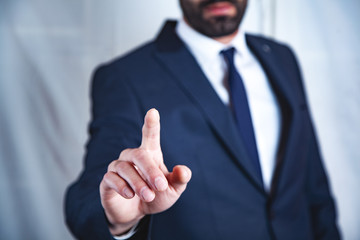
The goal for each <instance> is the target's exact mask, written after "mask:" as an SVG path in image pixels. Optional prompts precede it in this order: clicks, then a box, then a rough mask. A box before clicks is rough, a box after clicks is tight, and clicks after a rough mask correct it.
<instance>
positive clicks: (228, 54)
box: [220, 47, 235, 66]
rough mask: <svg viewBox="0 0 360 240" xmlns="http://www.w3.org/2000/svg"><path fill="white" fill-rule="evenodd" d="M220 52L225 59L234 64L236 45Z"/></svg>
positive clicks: (231, 64)
mask: <svg viewBox="0 0 360 240" xmlns="http://www.w3.org/2000/svg"><path fill="white" fill-rule="evenodd" d="M220 53H221V54H222V55H223V56H224V58H225V60H226V61H227V63H228V64H229V65H230V66H233V65H234V53H235V48H234V47H231V48H228V49H225V50H222V51H221V52H220Z"/></svg>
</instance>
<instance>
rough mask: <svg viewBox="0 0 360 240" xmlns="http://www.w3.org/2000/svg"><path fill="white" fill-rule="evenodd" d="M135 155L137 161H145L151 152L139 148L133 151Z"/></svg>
mask: <svg viewBox="0 0 360 240" xmlns="http://www.w3.org/2000/svg"><path fill="white" fill-rule="evenodd" d="M133 157H134V160H135V161H136V162H140V163H144V162H147V160H148V159H149V152H148V151H147V150H145V149H140V148H139V149H137V150H136V151H134V152H133Z"/></svg>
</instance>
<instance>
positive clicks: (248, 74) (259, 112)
mask: <svg viewBox="0 0 360 240" xmlns="http://www.w3.org/2000/svg"><path fill="white" fill-rule="evenodd" d="M176 33H177V34H178V36H179V37H180V39H181V40H182V41H183V42H184V43H185V45H186V46H187V47H188V49H189V50H190V52H191V53H192V54H193V56H194V57H195V59H196V61H197V62H198V64H199V65H200V68H201V69H202V70H203V72H204V73H205V76H206V77H207V78H208V80H209V81H210V83H211V85H212V86H213V88H214V89H215V91H216V93H217V94H218V95H219V98H220V99H221V100H222V101H223V103H224V104H225V105H229V102H230V97H229V92H228V89H227V87H226V86H227V82H226V73H227V65H226V62H225V60H224V58H223V56H222V55H221V54H220V52H221V50H224V49H227V48H230V47H234V48H235V49H236V52H235V66H236V68H237V70H238V72H239V73H240V75H241V78H242V79H243V82H244V85H245V89H246V93H247V96H248V102H249V107H250V112H251V117H252V121H253V126H254V132H255V138H256V144H257V148H258V153H259V160H260V166H261V172H262V176H263V181H264V187H265V190H267V191H268V190H269V189H270V184H271V179H272V175H273V171H274V167H275V158H276V152H277V147H278V142H279V136H280V112H279V107H278V103H277V101H276V98H275V95H274V93H273V91H272V89H271V86H270V84H269V81H268V79H267V77H266V75H265V73H264V70H263V69H262V67H261V66H260V63H259V62H258V60H257V59H256V58H255V57H254V56H253V54H252V53H251V52H250V50H249V48H248V47H247V45H246V40H245V33H244V32H243V31H242V30H241V29H240V30H239V33H238V34H237V35H236V37H235V38H234V39H233V41H232V42H231V43H230V44H228V45H224V44H222V43H220V42H218V41H215V40H213V39H211V38H209V37H206V36H204V35H202V34H200V33H198V32H196V31H195V30H194V29H192V28H191V27H190V26H189V25H187V23H185V21H184V20H183V19H182V20H180V21H179V22H178V24H177V25H176ZM136 226H137V224H136ZM136 226H134V227H133V228H131V229H130V231H129V232H128V233H127V234H125V235H122V236H117V237H114V238H115V239H117V240H124V239H128V238H130V237H131V236H132V235H133V234H134V233H135V231H136V230H135V229H136Z"/></svg>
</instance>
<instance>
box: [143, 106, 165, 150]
mask: <svg viewBox="0 0 360 240" xmlns="http://www.w3.org/2000/svg"><path fill="white" fill-rule="evenodd" d="M141 148H144V149H147V150H160V115H159V112H158V111H157V110H156V109H155V108H152V109H150V110H149V111H148V112H147V113H146V115H145V119H144V126H143V128H142V140H141Z"/></svg>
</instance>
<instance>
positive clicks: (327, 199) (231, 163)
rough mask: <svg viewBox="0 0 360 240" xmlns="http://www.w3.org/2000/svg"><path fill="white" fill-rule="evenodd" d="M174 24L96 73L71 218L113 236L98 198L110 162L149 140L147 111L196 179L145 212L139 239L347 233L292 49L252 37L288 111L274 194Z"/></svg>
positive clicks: (80, 229) (86, 233) (80, 228)
mask: <svg viewBox="0 0 360 240" xmlns="http://www.w3.org/2000/svg"><path fill="white" fill-rule="evenodd" d="M175 24H176V23H175V22H168V23H167V24H166V25H165V27H164V28H163V30H162V31H161V33H160V34H159V35H158V37H157V38H156V40H155V41H153V42H150V43H148V44H146V45H144V46H142V47H141V48H139V49H137V50H135V51H133V52H132V53H130V54H128V55H126V56H124V57H122V58H120V59H117V60H115V61H113V62H112V63H109V64H105V65H103V66H101V67H100V68H98V70H97V71H96V72H95V74H94V80H93V86H92V100H93V109H92V111H93V112H92V113H93V116H92V117H93V119H92V122H91V124H90V134H91V138H90V141H89V142H88V145H87V156H86V159H85V168H84V171H83V172H82V174H81V176H80V178H79V179H78V180H77V181H76V182H75V183H74V184H73V185H72V186H71V187H70V188H69V190H68V193H67V197H66V218H67V224H68V226H69V228H70V229H71V231H72V232H73V234H74V235H75V236H76V237H77V238H81V239H111V235H110V233H109V230H108V227H107V221H106V218H105V215H104V211H103V208H102V206H101V203H100V197H99V190H98V189H99V183H100V181H101V179H102V177H103V175H104V174H105V173H106V170H107V166H108V164H109V163H110V162H111V161H112V160H114V159H117V158H118V156H119V153H120V152H121V151H122V150H123V149H125V148H134V147H138V146H139V145H140V142H141V128H142V124H143V117H144V115H145V113H146V111H147V110H148V109H150V108H153V107H155V108H157V109H158V110H159V112H160V115H161V146H162V150H163V155H164V161H165V164H166V165H167V167H168V168H169V169H172V167H173V166H175V165H177V164H183V165H186V166H188V167H189V168H190V169H191V170H192V173H193V177H192V179H191V181H190V183H189V184H188V187H187V189H186V191H185V192H184V193H183V195H182V196H181V197H180V199H179V200H178V201H177V202H176V203H175V205H174V206H173V207H171V208H170V209H169V210H167V211H165V212H163V213H160V214H156V215H152V216H147V217H146V218H144V220H143V221H142V222H141V224H140V227H139V229H138V232H137V233H136V234H135V235H134V236H133V237H132V239H150V238H151V239H154V240H169V239H181V240H183V239H207V240H212V239H251V240H254V239H255V240H256V239H259V240H260V239H261V240H267V239H278V240H289V239H291V240H296V239H299V240H304V239H339V238H340V237H339V233H338V230H337V226H336V213H335V207H334V202H333V199H332V197H331V194H330V191H329V186H328V181H327V177H326V174H325V171H324V168H323V165H322V161H321V158H320V155H319V149H318V145H317V142H316V137H315V135H314V130H313V125H312V122H311V119H310V116H309V111H308V106H307V102H306V99H305V94H304V89H303V84H302V79H301V75H300V71H299V67H298V64H297V62H296V59H295V57H294V55H293V53H292V52H291V50H290V49H289V48H288V47H286V46H284V45H282V44H279V43H276V42H274V41H271V40H268V39H265V38H262V37H258V36H253V35H247V36H246V39H247V44H248V46H249V48H250V49H251V51H252V52H253V53H254V55H255V56H256V57H257V58H258V60H259V61H260V63H261V65H262V67H263V68H264V70H265V72H266V74H267V76H268V78H269V81H270V82H271V86H272V88H273V90H274V92H275V94H276V96H277V99H278V102H279V103H280V108H281V112H282V130H281V141H280V145H279V149H278V154H277V163H276V170H275V173H274V179H273V181H272V187H271V191H270V193H267V192H265V191H264V189H263V187H262V183H261V179H260V178H259V177H258V175H257V174H256V172H255V169H254V168H253V165H252V164H251V160H250V159H249V156H248V155H247V153H246V151H245V149H244V143H243V139H241V138H240V137H239V135H238V132H237V130H236V125H235V122H234V119H233V116H232V114H231V112H230V110H229V108H228V107H227V106H225V105H224V104H223V102H222V101H221V100H220V99H219V97H218V95H217V94H216V92H215V91H214V89H213V88H212V87H211V85H210V83H209V81H208V80H207V79H206V76H205V75H204V73H203V72H202V70H201V69H200V67H199V65H198V63H197V62H196V60H195V59H194V57H193V56H192V54H191V53H190V52H189V50H188V49H187V48H186V46H185V45H184V44H183V43H182V41H181V40H180V39H179V38H178V36H177V35H176V33H175V31H174V28H175Z"/></svg>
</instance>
